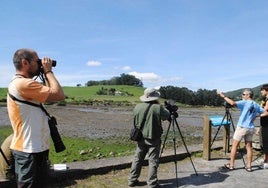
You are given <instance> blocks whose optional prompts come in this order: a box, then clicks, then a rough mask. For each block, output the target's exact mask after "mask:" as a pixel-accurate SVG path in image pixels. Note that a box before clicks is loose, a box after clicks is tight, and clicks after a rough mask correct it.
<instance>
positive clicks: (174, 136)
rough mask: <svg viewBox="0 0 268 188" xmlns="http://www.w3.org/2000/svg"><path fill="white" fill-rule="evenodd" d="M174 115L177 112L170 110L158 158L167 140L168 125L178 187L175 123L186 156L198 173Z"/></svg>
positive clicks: (176, 115)
mask: <svg viewBox="0 0 268 188" xmlns="http://www.w3.org/2000/svg"><path fill="white" fill-rule="evenodd" d="M176 117H178V114H177V112H175V114H174V112H172V113H171V120H170V123H169V126H168V129H167V133H166V136H165V139H164V142H163V146H162V149H161V152H160V158H161V155H162V153H163V150H164V148H165V144H166V140H167V137H168V133H169V130H170V127H171V126H172V132H173V139H172V140H173V149H174V163H175V173H176V184H177V187H178V168H177V160H176V155H177V154H176V135H175V125H176V127H177V129H178V131H179V135H180V137H181V140H182V142H183V145H184V147H185V149H186V152H187V154H188V156H189V158H190V161H191V163H192V166H193V168H194V171H195V174H196V175H198V174H197V172H196V169H195V166H194V163H193V160H192V158H191V154H190V153H189V151H188V148H187V146H186V143H185V141H184V138H183V136H182V133H181V130H180V128H179V125H178V122H177V120H176Z"/></svg>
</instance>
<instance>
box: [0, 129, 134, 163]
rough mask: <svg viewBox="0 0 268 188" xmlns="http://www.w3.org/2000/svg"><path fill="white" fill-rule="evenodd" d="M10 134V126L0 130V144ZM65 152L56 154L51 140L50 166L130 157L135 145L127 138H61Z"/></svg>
mask: <svg viewBox="0 0 268 188" xmlns="http://www.w3.org/2000/svg"><path fill="white" fill-rule="evenodd" d="M11 133H12V129H11V127H10V126H8V127H1V128H0V143H2V142H3V141H4V139H5V138H6V137H8V136H9V135H10V134H11ZM62 140H63V142H64V144H65V146H66V150H64V151H62V152H60V153H56V152H55V150H54V146H53V142H52V140H51V149H50V153H49V158H50V161H51V164H56V163H69V162H74V161H85V160H91V159H101V158H110V157H118V156H128V155H132V154H133V151H134V148H135V143H134V142H132V141H130V140H129V139H128V138H109V139H86V138H70V137H62Z"/></svg>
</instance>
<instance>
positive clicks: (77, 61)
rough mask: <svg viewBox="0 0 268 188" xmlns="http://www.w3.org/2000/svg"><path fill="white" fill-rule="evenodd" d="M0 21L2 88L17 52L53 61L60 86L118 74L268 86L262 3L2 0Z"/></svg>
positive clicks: (183, 83)
mask: <svg viewBox="0 0 268 188" xmlns="http://www.w3.org/2000/svg"><path fill="white" fill-rule="evenodd" d="M0 19H1V29H0V36H1V43H0V87H7V86H8V83H9V82H10V80H11V77H12V76H13V75H14V73H15V70H14V67H13V63H12V58H13V54H14V52H15V51H16V50H17V49H19V48H31V49H34V50H36V51H37V52H38V54H39V57H43V56H49V57H51V58H53V59H56V60H57V66H56V67H55V68H54V70H53V71H54V73H55V74H56V76H57V78H58V79H59V81H60V83H61V84H62V85H63V86H76V84H82V85H84V84H85V83H86V82H87V81H89V80H107V79H110V78H112V77H114V76H120V74H122V73H126V74H131V75H134V76H136V77H137V78H139V79H141V80H142V82H143V83H144V86H145V87H158V86H167V85H172V86H176V87H187V88H189V89H191V90H194V91H196V90H198V89H220V90H222V91H231V90H235V89H240V88H246V87H255V86H258V85H261V84H263V83H268V76H267V75H268V63H267V62H268V48H267V47H268V25H267V20H268V1H266V0H263V1H261V0H254V1H252V0H46V1H36V0H25V1H19V0H17V1H15V0H14V1H10V0H2V1H1V6H0Z"/></svg>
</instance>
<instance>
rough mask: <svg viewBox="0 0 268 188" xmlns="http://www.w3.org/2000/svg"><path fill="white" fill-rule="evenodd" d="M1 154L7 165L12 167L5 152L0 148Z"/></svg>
mask: <svg viewBox="0 0 268 188" xmlns="http://www.w3.org/2000/svg"><path fill="white" fill-rule="evenodd" d="M0 153H1V154H2V156H3V158H4V160H5V161H6V163H7V165H8V166H10V163H9V162H8V160H7V157H6V155H5V154H4V152H3V150H2V148H1V147H0Z"/></svg>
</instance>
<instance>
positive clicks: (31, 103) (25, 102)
mask: <svg viewBox="0 0 268 188" xmlns="http://www.w3.org/2000/svg"><path fill="white" fill-rule="evenodd" d="M8 95H9V97H10V98H11V99H12V100H14V101H19V102H22V103H24V104H28V105H31V106H35V107H40V108H41V109H42V110H43V111H44V112H45V114H46V115H47V116H48V117H50V114H49V113H48V112H47V111H46V109H45V108H44V106H43V105H42V104H41V103H40V104H35V103H33V102H30V101H24V100H20V99H18V98H16V97H15V96H14V95H11V94H10V93H9V92H8Z"/></svg>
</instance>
